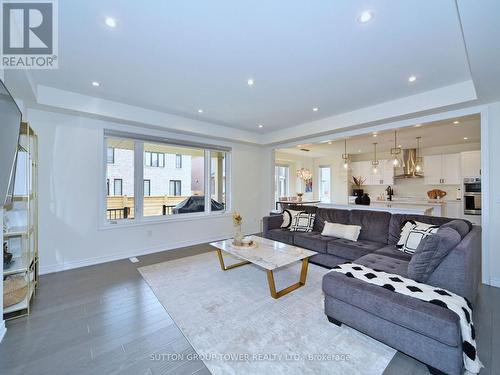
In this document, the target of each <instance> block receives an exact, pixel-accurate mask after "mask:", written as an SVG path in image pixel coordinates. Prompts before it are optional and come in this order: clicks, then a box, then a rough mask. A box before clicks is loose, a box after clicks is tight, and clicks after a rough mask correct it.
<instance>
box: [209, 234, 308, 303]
mask: <svg viewBox="0 0 500 375" xmlns="http://www.w3.org/2000/svg"><path fill="white" fill-rule="evenodd" d="M250 238H251V239H252V240H253V241H255V242H256V243H257V247H254V248H241V247H235V246H233V244H232V243H233V239H232V238H231V239H228V240H224V241H218V242H211V243H210V245H212V246H213V247H215V248H216V251H217V256H218V257H219V263H220V267H221V269H222V270H223V271H228V270H230V269H233V268H236V267H240V266H244V265H245V264H255V265H256V266H259V267H261V268H264V269H265V270H266V271H267V282H268V284H269V291H270V292H271V296H272V297H273V298H280V297H283V296H284V295H286V294H288V293H290V292H291V291H293V290H295V289H298V288H300V287H301V286H303V285H305V283H306V278H307V268H308V265H309V257H311V256H313V255H315V254H317V252H315V251H311V250H306V249H303V248H301V247H297V246H292V245H287V244H285V243H282V242H278V241H273V240H269V239H267V238H262V237H257V236H250ZM222 252H225V253H228V254H231V255H233V256H235V257H236V258H239V259H242V260H243V261H242V262H239V263H236V264H231V265H228V266H226V265H225V263H224V258H223V256H222ZM298 261H302V269H301V272H300V280H299V282H298V283H295V284H293V285H290V286H289V287H287V288H285V289H282V290H280V291H276V284H275V282H274V274H273V271H274V270H276V269H278V268H281V267H284V266H287V265H289V264H292V263H294V262H298Z"/></svg>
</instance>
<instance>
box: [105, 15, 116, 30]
mask: <svg viewBox="0 0 500 375" xmlns="http://www.w3.org/2000/svg"><path fill="white" fill-rule="evenodd" d="M104 22H105V23H106V26H108V27H111V28H113V29H114V28H115V27H116V20H115V19H114V18H113V17H106V20H105V21H104Z"/></svg>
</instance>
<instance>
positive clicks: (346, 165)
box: [342, 139, 349, 169]
mask: <svg viewBox="0 0 500 375" xmlns="http://www.w3.org/2000/svg"><path fill="white" fill-rule="evenodd" d="M342 160H343V161H344V163H343V166H344V169H349V154H348V153H347V139H344V153H343V154H342Z"/></svg>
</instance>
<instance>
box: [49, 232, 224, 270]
mask: <svg viewBox="0 0 500 375" xmlns="http://www.w3.org/2000/svg"><path fill="white" fill-rule="evenodd" d="M229 237H231V234H227V235H224V236H215V237H210V238H204V239H199V240H190V241H181V242H176V243H173V244H168V245H161V246H156V247H147V248H144V249H137V250H131V251H125V252H120V253H114V254H110V255H105V256H100V257H94V258H87V259H82V260H76V261H71V262H63V263H61V264H53V265H48V266H44V265H43V264H41V265H40V275H45V274H48V273H54V272H61V271H67V270H71V269H75V268H80V267H87V266H93V265H96V264H100V263H106V262H112V261H115V260H120V259H126V258H130V257H137V256H141V255H147V254H153V253H158V252H160V251H168V250H174V249H178V248H181V247H187V246H194V245H200V244H203V243H207V242H214V241H220V240H223V239H226V238H229Z"/></svg>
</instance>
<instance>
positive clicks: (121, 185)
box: [113, 178, 123, 197]
mask: <svg viewBox="0 0 500 375" xmlns="http://www.w3.org/2000/svg"><path fill="white" fill-rule="evenodd" d="M116 181H120V194H116ZM119 196H123V178H113V197H119Z"/></svg>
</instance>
